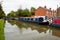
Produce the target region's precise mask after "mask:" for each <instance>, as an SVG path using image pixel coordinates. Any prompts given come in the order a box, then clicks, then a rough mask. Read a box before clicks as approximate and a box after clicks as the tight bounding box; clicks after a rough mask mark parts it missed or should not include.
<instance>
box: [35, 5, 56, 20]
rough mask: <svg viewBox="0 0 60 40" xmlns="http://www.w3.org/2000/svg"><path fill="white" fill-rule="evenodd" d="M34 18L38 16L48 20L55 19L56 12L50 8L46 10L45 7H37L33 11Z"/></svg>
mask: <svg viewBox="0 0 60 40" xmlns="http://www.w3.org/2000/svg"><path fill="white" fill-rule="evenodd" d="M35 16H36V17H38V16H47V17H48V19H50V18H54V17H56V11H55V10H51V8H49V9H47V8H46V6H45V7H39V8H37V10H36V11H35Z"/></svg>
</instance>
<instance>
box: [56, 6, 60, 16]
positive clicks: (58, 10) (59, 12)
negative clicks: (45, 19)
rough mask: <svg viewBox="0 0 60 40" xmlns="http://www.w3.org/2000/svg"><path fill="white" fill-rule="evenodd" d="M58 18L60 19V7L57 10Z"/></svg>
mask: <svg viewBox="0 0 60 40" xmlns="http://www.w3.org/2000/svg"><path fill="white" fill-rule="evenodd" d="M57 17H60V7H59V8H57Z"/></svg>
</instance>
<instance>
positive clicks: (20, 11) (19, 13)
mask: <svg viewBox="0 0 60 40" xmlns="http://www.w3.org/2000/svg"><path fill="white" fill-rule="evenodd" d="M22 11H23V10H22V9H18V10H17V12H16V16H17V17H20V16H22Z"/></svg>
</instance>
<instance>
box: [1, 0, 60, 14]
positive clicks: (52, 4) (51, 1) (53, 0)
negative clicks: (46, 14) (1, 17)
mask: <svg viewBox="0 0 60 40" xmlns="http://www.w3.org/2000/svg"><path fill="white" fill-rule="evenodd" d="M57 4H58V5H59V6H60V1H59V0H3V4H2V6H3V10H4V11H5V13H6V14H7V13H9V12H10V11H12V10H13V11H16V10H17V9H18V8H22V9H25V8H28V9H30V7H32V6H33V7H35V8H38V7H39V6H42V7H44V6H45V5H46V6H47V8H52V9H56V8H57Z"/></svg>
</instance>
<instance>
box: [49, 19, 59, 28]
mask: <svg viewBox="0 0 60 40" xmlns="http://www.w3.org/2000/svg"><path fill="white" fill-rule="evenodd" d="M50 26H53V27H60V19H59V18H57V19H53V20H52V23H51V24H50Z"/></svg>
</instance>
